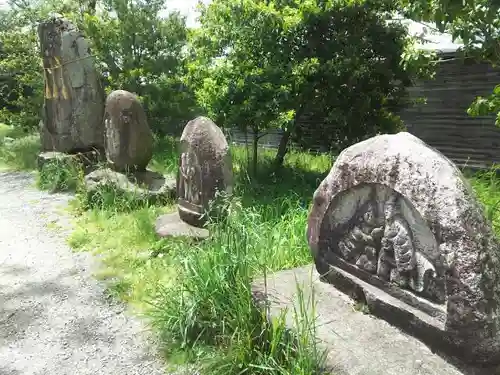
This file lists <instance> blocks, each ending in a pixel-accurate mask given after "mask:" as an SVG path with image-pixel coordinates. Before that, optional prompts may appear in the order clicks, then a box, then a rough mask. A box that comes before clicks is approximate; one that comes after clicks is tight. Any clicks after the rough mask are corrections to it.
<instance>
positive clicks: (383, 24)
mask: <svg viewBox="0 0 500 375" xmlns="http://www.w3.org/2000/svg"><path fill="white" fill-rule="evenodd" d="M366 5H367V2H364V1H334V2H316V1H307V2H304V1H250V0H244V1H234V0H215V1H213V2H212V3H210V5H208V6H201V8H200V9H201V17H200V23H201V27H200V29H199V30H196V32H194V35H193V38H192V44H191V46H192V51H191V53H192V62H191V63H190V65H189V69H190V84H191V86H192V87H194V90H195V92H196V96H197V99H198V101H199V103H200V105H201V106H202V107H203V108H204V109H205V110H206V111H207V112H208V114H209V115H210V116H212V117H213V118H214V120H215V121H216V122H217V123H218V124H221V125H223V126H224V127H238V128H240V129H242V130H247V129H248V130H250V131H251V132H252V133H253V134H254V147H255V144H256V141H257V138H258V136H259V133H261V132H263V131H265V130H266V129H268V128H269V127H276V126H278V127H282V128H284V129H288V130H290V131H292V130H294V125H297V123H298V120H299V119H300V118H301V116H302V115H304V114H307V113H310V112H313V113H315V115H316V117H317V118H320V119H323V120H325V121H323V122H324V123H326V125H325V126H324V127H323V128H321V127H318V128H316V126H317V125H316V122H315V123H313V124H311V125H308V127H309V129H308V132H309V133H311V134H313V135H316V139H314V140H313V141H317V140H321V141H323V142H324V143H325V144H327V145H328V146H331V145H332V144H334V143H336V144H339V145H340V147H344V146H346V145H348V144H350V143H352V142H356V141H358V140H360V139H362V138H364V137H369V136H371V135H373V134H375V133H377V132H391V131H394V130H396V129H398V127H399V126H400V122H399V120H398V118H397V117H394V116H393V114H392V113H391V109H394V107H397V106H398V105H400V104H402V103H403V101H404V98H405V94H406V90H405V88H406V87H407V86H408V85H410V84H411V82H412V79H414V78H416V77H418V76H420V75H423V74H424V73H427V70H426V67H427V65H426V63H427V62H428V61H429V60H428V58H429V56H425V55H424V54H423V53H419V52H417V51H416V50H411V49H409V48H407V47H409V46H410V44H411V40H410V39H408V38H407V33H406V30H405V29H404V28H403V27H402V26H401V25H399V24H395V23H391V24H390V23H388V22H387V14H388V13H387V12H386V11H385V10H381V7H377V6H376V3H375V4H371V6H370V7H368V6H366ZM405 54H406V55H405ZM319 122H321V120H320V121H319ZM254 149H255V148H254Z"/></svg>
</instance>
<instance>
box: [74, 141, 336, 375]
mask: <svg viewBox="0 0 500 375" xmlns="http://www.w3.org/2000/svg"><path fill="white" fill-rule="evenodd" d="M158 149H159V150H161V151H162V152H156V153H155V157H154V160H153V161H152V163H151V166H153V167H154V168H155V169H156V170H159V171H162V172H174V171H175V170H176V168H177V152H176V147H175V142H173V141H172V140H169V139H165V140H162V141H161V142H158ZM165 150H166V151H165ZM232 153H233V164H234V166H233V167H234V170H235V181H236V183H235V198H234V199H233V200H231V201H230V202H226V204H227V206H228V212H229V214H228V217H227V219H226V220H224V222H223V223H215V222H214V223H211V232H212V236H211V238H210V239H209V240H206V241H203V242H200V243H193V242H186V240H161V241H159V240H158V239H157V238H156V236H155V233H154V227H153V225H154V220H155V219H156V218H157V217H158V215H159V214H161V213H162V212H168V211H171V210H173V209H174V206H173V202H172V203H171V204H170V205H167V206H166V207H156V206H148V205H144V206H142V207H134V208H133V209H130V205H129V204H127V203H126V202H122V201H119V202H115V203H114V204H102V205H100V206H99V205H93V206H92V207H93V208H92V209H90V210H83V211H82V210H80V211H79V215H80V216H79V217H78V220H77V229H76V231H75V232H74V233H73V235H72V236H71V237H70V239H69V243H70V245H71V246H72V247H73V248H75V249H79V250H87V251H89V250H90V251H93V252H94V253H95V254H97V255H100V256H102V259H103V264H104V265H105V267H103V269H102V271H101V272H100V274H99V275H98V276H99V277H101V278H103V279H106V280H108V282H109V283H108V285H109V289H108V290H109V293H110V294H111V295H113V296H116V297H118V298H120V299H123V300H126V301H128V302H129V303H131V304H132V305H133V306H134V307H135V308H137V310H138V311H140V312H141V313H144V314H146V315H147V316H148V317H149V318H150V319H151V322H152V324H153V326H154V327H156V331H157V332H158V333H159V335H160V336H161V338H162V342H163V343H164V346H165V349H164V350H165V353H166V354H167V356H168V357H169V359H170V360H172V361H173V360H174V359H175V360H176V361H178V360H182V361H188V362H190V361H194V362H195V363H196V364H197V365H198V366H199V365H200V364H203V367H204V373H207V374H209V373H214V374H215V373H221V372H220V371H221V370H222V371H223V373H227V374H239V373H245V374H315V373H317V372H318V371H319V370H318V366H320V365H321V363H322V360H321V359H322V357H321V352H320V350H319V349H318V348H316V345H315V338H314V337H315V335H314V324H313V322H312V320H311V319H310V317H309V316H308V315H307V314H306V313H305V305H307V304H308V303H310V301H302V307H303V309H302V310H303V311H295V312H291V314H292V315H293V316H294V317H295V318H296V330H295V331H294V332H293V333H292V332H290V331H288V330H287V329H286V325H285V321H284V319H285V317H284V316H283V317H281V318H280V319H278V320H271V319H269V317H268V314H266V311H265V310H262V308H260V307H259V306H258V305H257V304H256V303H255V301H253V299H252V294H251V290H250V286H251V280H252V279H253V278H254V277H263V276H264V275H265V274H266V273H268V272H272V271H277V270H281V269H287V268H292V267H296V266H300V265H304V264H307V263H310V262H311V255H310V252H309V249H308V247H307V243H306V241H305V223H306V218H307V211H308V206H309V201H310V199H311V197H312V193H313V191H314V189H315V188H316V186H317V184H318V183H319V181H320V180H321V179H322V178H323V176H324V174H325V173H326V172H327V171H328V170H329V169H330V168H331V164H332V160H331V158H330V157H328V156H314V155H308V154H305V153H295V152H292V153H290V155H289V156H288V158H287V160H286V164H285V167H284V168H283V169H282V170H281V171H280V172H279V173H271V172H270V168H271V162H272V157H273V152H272V151H268V150H261V152H260V155H259V156H260V161H259V168H260V169H259V174H258V175H257V176H255V177H254V178H253V179H250V178H249V177H248V175H247V173H246V171H247V169H248V168H247V156H248V152H247V150H246V149H245V148H242V147H233V148H232ZM243 370H245V371H243Z"/></svg>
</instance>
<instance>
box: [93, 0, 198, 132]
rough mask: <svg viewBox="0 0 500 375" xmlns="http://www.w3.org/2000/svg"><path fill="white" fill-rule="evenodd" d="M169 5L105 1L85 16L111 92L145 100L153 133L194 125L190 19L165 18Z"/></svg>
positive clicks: (157, 0) (152, 0) (149, 1)
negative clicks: (188, 69) (187, 59)
mask: <svg viewBox="0 0 500 375" xmlns="http://www.w3.org/2000/svg"><path fill="white" fill-rule="evenodd" d="M164 4H165V1H164V0H147V1H146V0H140V1H133V0H103V2H102V9H98V10H97V11H96V13H95V14H94V15H91V14H88V13H87V14H86V16H85V18H84V25H83V28H84V30H85V31H86V34H87V36H88V37H89V39H90V40H91V42H92V43H93V49H94V52H95V54H96V55H97V58H98V61H99V62H100V66H101V69H102V71H103V72H104V73H105V75H106V77H107V90H108V91H110V90H116V89H123V90H127V91H131V92H134V93H136V94H137V95H138V96H139V97H141V98H142V100H143V102H144V104H145V107H146V109H147V112H148V115H149V116H148V117H149V119H150V123H151V126H152V127H153V130H155V131H158V132H160V133H165V132H170V133H172V132H176V131H177V132H178V131H179V128H180V126H184V125H185V122H186V121H188V120H190V119H191V117H192V115H193V112H192V110H194V109H195V103H194V98H193V96H192V95H191V93H190V92H189V91H188V90H187V88H186V87H185V86H184V85H183V83H182V75H183V73H184V56H183V47H184V46H185V43H186V39H187V30H186V25H185V18H184V17H183V16H181V15H180V14H179V13H177V12H173V13H170V14H168V15H167V16H166V17H162V16H161V15H160V12H161V11H162V10H163V9H164Z"/></svg>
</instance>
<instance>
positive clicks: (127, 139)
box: [104, 90, 153, 171]
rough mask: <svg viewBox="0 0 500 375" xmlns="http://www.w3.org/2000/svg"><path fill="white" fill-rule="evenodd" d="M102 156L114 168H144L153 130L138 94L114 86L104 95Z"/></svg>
mask: <svg viewBox="0 0 500 375" xmlns="http://www.w3.org/2000/svg"><path fill="white" fill-rule="evenodd" d="M104 119H105V126H106V158H107V159H108V163H109V164H110V165H111V166H112V168H113V169H114V170H117V171H125V170H127V171H144V170H145V168H146V166H147V165H148V164H149V162H150V161H151V158H152V157H153V133H152V132H151V129H150V128H149V125H148V120H147V117H146V113H145V112H144V109H143V107H142V104H141V102H140V101H139V98H137V96H136V95H134V94H132V93H131V92H128V91H125V90H115V91H113V92H111V93H110V94H109V95H108V97H107V98H106V109H105V114H104Z"/></svg>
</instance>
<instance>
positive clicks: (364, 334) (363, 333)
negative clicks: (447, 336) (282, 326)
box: [254, 266, 500, 375]
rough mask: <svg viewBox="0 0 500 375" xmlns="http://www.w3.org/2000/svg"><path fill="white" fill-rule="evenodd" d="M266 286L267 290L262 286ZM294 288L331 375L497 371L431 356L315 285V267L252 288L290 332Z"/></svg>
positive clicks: (330, 289) (487, 374)
mask: <svg viewBox="0 0 500 375" xmlns="http://www.w3.org/2000/svg"><path fill="white" fill-rule="evenodd" d="M266 284H267V285H266ZM298 286H300V289H301V290H302V293H303V299H304V300H305V302H306V306H307V307H308V309H309V313H310V314H312V313H313V310H312V307H313V306H314V308H315V310H314V313H315V315H316V319H317V320H316V326H317V331H316V334H317V337H318V339H319V341H320V343H321V346H322V347H323V348H325V350H326V353H327V365H328V368H329V370H331V373H332V374H335V375H497V374H500V369H491V368H490V369H476V368H471V367H467V366H466V365H464V364H463V363H462V362H461V361H460V360H459V359H456V358H451V357H445V356H444V355H439V354H437V353H436V352H433V351H432V350H431V349H430V348H429V347H428V346H426V345H425V344H424V343H423V342H421V341H419V340H418V339H417V338H415V337H413V336H410V335H407V334H405V333H404V332H402V331H401V330H400V329H398V328H397V327H394V326H392V325H390V324H389V323H387V322H386V321H384V320H380V319H377V318H375V317H374V316H372V315H368V314H367V313H364V312H363V305H361V304H359V303H356V302H355V301H354V300H352V299H351V298H350V297H349V296H348V295H346V294H344V293H343V292H341V291H340V290H338V289H336V288H335V287H334V286H333V285H331V284H327V283H324V282H322V281H321V280H320V275H319V274H318V273H317V271H316V269H315V267H314V266H307V267H302V268H297V269H293V270H287V271H282V272H278V273H276V274H273V275H269V276H268V278H267V282H266V283H265V282H264V281H263V280H257V281H255V283H254V292H255V295H256V296H258V297H259V298H261V299H265V300H266V301H267V302H268V303H269V306H270V311H271V314H272V315H273V316H277V315H278V314H279V313H280V311H282V309H283V308H287V309H288V315H287V322H288V324H289V325H290V327H291V328H293V324H294V323H293V322H294V320H293V319H294V316H293V310H294V309H293V307H294V306H298V300H297V291H298Z"/></svg>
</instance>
